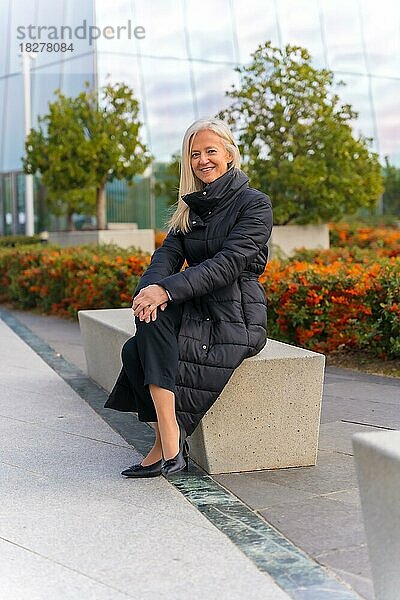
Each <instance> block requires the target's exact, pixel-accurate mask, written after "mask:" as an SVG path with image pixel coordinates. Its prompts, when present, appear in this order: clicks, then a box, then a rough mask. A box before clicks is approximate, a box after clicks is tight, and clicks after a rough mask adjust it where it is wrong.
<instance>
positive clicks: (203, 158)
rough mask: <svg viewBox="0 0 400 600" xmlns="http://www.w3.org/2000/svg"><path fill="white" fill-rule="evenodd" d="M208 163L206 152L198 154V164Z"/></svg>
mask: <svg viewBox="0 0 400 600" xmlns="http://www.w3.org/2000/svg"><path fill="white" fill-rule="evenodd" d="M207 163H208V156H207V155H206V154H200V157H199V165H205V164H207Z"/></svg>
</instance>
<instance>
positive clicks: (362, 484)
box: [352, 431, 400, 600]
mask: <svg viewBox="0 0 400 600" xmlns="http://www.w3.org/2000/svg"><path fill="white" fill-rule="evenodd" d="M352 442H353V449H354V458H355V462H356V467H357V478H358V486H359V489H360V498H361V507H362V512H363V518H364V529H365V533H366V537H367V542H368V554H369V560H370V563H371V571H372V579H373V582H374V592H375V597H376V598H377V599H378V598H379V600H397V599H398V598H399V597H400V592H399V589H400V502H399V498H400V431H376V432H375V431H374V432H365V433H356V434H354V435H353V437H352Z"/></svg>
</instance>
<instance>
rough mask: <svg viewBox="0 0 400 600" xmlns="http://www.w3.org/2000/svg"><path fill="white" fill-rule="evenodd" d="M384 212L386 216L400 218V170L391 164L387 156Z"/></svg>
mask: <svg viewBox="0 0 400 600" xmlns="http://www.w3.org/2000/svg"><path fill="white" fill-rule="evenodd" d="M383 180H384V188H385V191H384V192H383V211H384V212H385V213H386V214H390V215H397V216H400V169H399V168H398V167H395V166H394V165H391V164H390V161H389V157H388V156H385V166H384V167H383Z"/></svg>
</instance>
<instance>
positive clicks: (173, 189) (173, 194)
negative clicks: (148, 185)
mask: <svg viewBox="0 0 400 600" xmlns="http://www.w3.org/2000/svg"><path fill="white" fill-rule="evenodd" d="M180 168H181V155H180V152H175V153H174V154H173V155H172V157H171V161H170V162H169V163H168V164H167V166H166V168H165V171H164V173H163V177H162V179H161V180H159V181H157V182H156V184H155V188H154V192H155V194H156V196H165V197H166V199H167V202H168V206H172V205H173V204H175V203H176V202H177V200H178V192H179V177H180Z"/></svg>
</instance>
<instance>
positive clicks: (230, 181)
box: [182, 167, 249, 218]
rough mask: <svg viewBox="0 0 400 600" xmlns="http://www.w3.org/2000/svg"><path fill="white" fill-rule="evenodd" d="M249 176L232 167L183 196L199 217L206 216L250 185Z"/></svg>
mask: <svg viewBox="0 0 400 600" xmlns="http://www.w3.org/2000/svg"><path fill="white" fill-rule="evenodd" d="M248 184H249V178H248V177H247V175H246V174H245V173H243V171H241V170H240V169H237V168H236V167H231V168H230V169H228V171H227V172H226V173H224V174H223V175H221V177H218V179H216V180H215V181H212V182H211V183H207V184H206V185H204V186H203V188H202V189H201V190H198V191H196V192H192V193H190V194H186V195H185V196H182V200H183V201H184V202H185V203H186V204H187V205H188V206H189V208H191V209H192V211H193V212H194V213H196V215H198V216H199V217H201V218H202V217H204V216H205V215H206V214H207V213H208V212H209V211H210V210H213V209H214V208H215V207H216V206H222V205H224V204H225V203H226V202H227V201H230V200H231V199H232V196H233V195H236V193H237V192H238V191H240V190H241V189H243V188H244V187H248Z"/></svg>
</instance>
